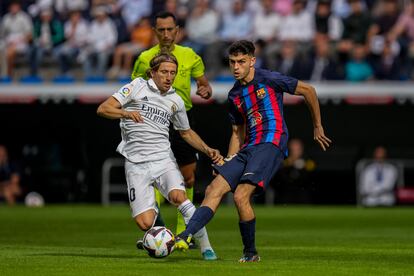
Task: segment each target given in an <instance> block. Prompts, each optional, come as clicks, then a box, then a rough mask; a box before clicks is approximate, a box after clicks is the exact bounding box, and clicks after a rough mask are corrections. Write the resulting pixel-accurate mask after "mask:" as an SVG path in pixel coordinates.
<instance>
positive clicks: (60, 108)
mask: <svg viewBox="0 0 414 276" xmlns="http://www.w3.org/2000/svg"><path fill="white" fill-rule="evenodd" d="M164 9H167V10H169V11H172V12H174V13H175V14H176V15H177V17H178V19H179V24H180V26H181V30H182V32H181V35H180V37H179V39H178V40H179V41H178V43H179V44H182V45H188V46H191V47H193V49H195V50H196V51H197V52H198V53H199V54H200V55H201V56H202V57H203V59H204V61H205V65H206V74H207V76H208V77H209V79H210V81H211V84H212V87H213V92H214V98H213V99H212V100H210V101H203V100H200V99H199V98H198V97H197V96H195V95H194V97H193V99H194V102H195V108H194V113H195V118H196V122H197V125H196V127H195V129H196V130H197V131H198V132H199V134H200V135H201V136H202V137H203V138H205V140H206V141H207V142H208V143H210V144H211V145H213V146H215V147H217V148H219V149H220V150H221V151H222V152H223V153H226V151H227V145H228V140H229V136H230V124H229V121H228V118H227V111H226V104H225V100H226V95H227V91H228V89H229V88H230V87H231V86H232V82H233V80H232V78H231V76H230V75H229V72H228V70H227V66H226V60H225V58H224V57H225V48H226V46H227V45H228V44H229V43H230V42H231V41H232V40H235V39H252V40H254V41H255V42H256V46H257V49H258V52H257V56H258V65H257V66H260V67H264V68H269V69H273V70H278V71H281V72H283V73H286V74H290V75H292V76H294V77H297V78H299V79H303V80H306V81H309V82H311V83H312V84H313V85H314V86H315V87H316V89H317V92H318V95H319V98H320V103H321V111H322V116H323V121H324V126H325V127H326V132H327V134H328V136H329V137H331V138H332V139H333V141H334V145H333V147H332V148H331V149H329V150H328V151H327V152H325V153H324V152H322V151H321V150H320V149H319V148H318V147H317V145H316V144H314V142H313V139H312V128H311V121H310V119H309V115H308V111H307V107H306V105H305V104H304V103H303V102H302V101H301V100H300V99H299V98H295V97H286V98H285V104H286V105H285V117H286V120H287V123H288V127H289V130H290V135H291V137H292V138H298V139H300V140H301V141H303V144H304V156H303V157H302V158H303V160H305V161H306V162H308V161H309V162H310V163H306V164H307V165H309V166H305V168H306V169H305V171H306V172H305V176H304V178H303V179H301V180H300V181H297V182H295V183H293V184H292V183H290V184H289V179H288V180H287V182H283V181H282V180H285V178H283V177H279V178H275V180H274V181H273V183H272V189H270V190H271V191H272V190H273V193H272V192H269V195H264V196H262V197H259V198H257V199H256V201H257V202H258V203H267V204H274V203H276V204H288V203H305V204H348V205H349V204H351V205H353V204H356V203H357V202H358V195H357V192H358V188H357V182H358V181H357V179H358V177H359V171H358V170H357V167H358V164H359V163H358V162H359V161H360V160H365V161H367V160H369V159H371V158H372V152H373V150H374V148H375V147H376V146H378V145H383V146H385V147H386V148H387V150H388V157H389V158H390V159H391V162H394V163H395V164H397V165H398V168H399V170H398V181H396V183H395V187H394V189H395V190H394V191H395V194H396V195H397V198H396V200H397V204H407V203H408V204H412V203H413V202H414V196H413V189H414V188H413V186H414V166H413V162H412V160H414V159H413V158H414V144H413V141H414V132H413V131H412V130H411V127H412V122H411V119H412V118H414V108H413V104H414V86H413V71H412V65H413V57H414V54H413V49H414V47H413V45H414V43H413V41H414V31H413V30H414V8H413V4H412V2H411V1H407V0H404V1H398V0H377V1H376V0H350V1H344V0H332V1H329V0H308V1H302V0H263V1H260V0H247V1H240V0H235V1H218V0H215V1H214V0H211V1H206V0H173V1H169V0H166V1H161V0H153V1H151V0H119V1H117V0H91V1H88V0H77V1H69V0H56V1H52V0H36V1H35V0H22V1H8V0H4V1H1V4H0V19H1V21H0V22H1V23H0V30H1V31H0V54H1V58H0V64H1V81H0V126H1V130H0V133H1V134H0V144H4V145H6V147H7V148H8V151H9V155H10V159H11V160H12V161H13V162H14V163H15V164H17V165H18V168H19V173H20V174H21V186H22V191H23V193H22V195H21V196H20V197H19V198H18V201H19V202H22V201H23V199H24V196H25V195H26V194H27V193H28V192H31V191H37V192H39V193H40V194H41V195H42V196H43V197H44V198H45V201H46V203H76V202H91V203H101V202H102V203H104V204H106V203H108V202H109V201H123V202H125V200H126V195H125V194H124V190H125V187H124V186H123V183H124V179H123V170H122V167H120V166H119V159H118V158H119V155H117V154H116V152H115V148H116V146H117V144H118V143H119V141H120V133H119V127H118V122H116V121H109V120H105V119H102V118H98V117H97V116H96V112H95V111H96V108H97V105H98V104H99V103H100V102H101V101H102V100H103V99H105V98H106V97H108V96H109V95H111V94H112V93H113V92H115V91H116V90H117V89H118V88H119V87H120V86H122V85H123V84H125V83H126V82H128V80H129V74H130V71H131V66H132V62H131V58H132V60H134V59H135V57H137V55H138V54H139V52H140V51H142V50H144V49H146V48H148V47H150V46H151V45H153V44H154V43H156V41H155V39H154V37H153V35H152V33H151V32H150V31H149V30H150V29H149V28H150V27H149V25H148V24H149V22H150V21H149V20H150V18H151V16H152V15H154V14H155V13H156V12H158V11H160V10H164ZM17 17H19V19H18V22H20V23H19V24H20V25H19V26H17V25H13V24H11V22H14V21H13V20H12V19H13V18H14V19H16V18H17ZM16 20H17V19H16ZM98 21H99V22H105V24H106V25H107V28H108V29H107V30H110V32H111V34H109V33H108V32H106V33H105V32H104V33H103V34H104V35H106V37H112V38H113V39H110V38H108V41H107V45H106V46H105V47H104V46H102V47H103V48H99V47H101V46H97V44H99V42H102V33H100V32H101V31H102V29H99V28H97V27H96V25H99V24H98V23H97V22H98ZM74 22H77V23H76V24H74ZM46 25H48V26H49V30H50V32H46V33H48V34H49V38H48V37H47V35H44V32H42V28H43V27H42V26H46ZM76 25H77V26H79V25H82V26H83V27H82V28H83V29H80V30H79V29H78V32H77V34H76V36H77V37H76V38H74V36H75V35H74V34H73V33H72V32H71V30H72V31H73V28H74V27H73V26H76ZM79 28H80V27H79ZM94 28H97V29H94ZM92 30H93V31H92ZM42 34H43V35H42ZM72 42H73V43H72ZM71 43H72V44H71ZM101 44H102V43H101ZM69 46H71V47H72V46H73V49H72V48H71V49H72V50H73V51H69V50H68V48H70V47H69ZM93 49H95V50H96V49H100V50H96V51H98V52H99V53H100V54H102V56H100V57H99V58H102V59H103V60H104V61H105V62H104V63H103V65H102V66H101V67H100V66H96V67H94V66H92V69H91V68H88V67H87V66H86V67H85V63H87V60H88V59H89V56H90V54H91V53H92V52H93ZM121 56H122V57H125V59H122V58H120V57H121ZM91 57H92V56H91ZM119 60H121V61H119ZM91 61H92V60H91ZM193 90H194V89H193ZM364 164H365V163H364ZM197 175H198V176H197V179H198V180H197V183H198V184H199V185H198V186H197V191H196V201H197V202H199V201H200V200H201V199H202V197H203V191H204V188H205V186H206V185H207V184H208V183H209V181H210V180H211V171H210V165H209V162H208V160H206V159H205V158H204V157H203V156H200V163H199V166H198V172H197ZM288 178H289V177H288ZM278 179H279V180H278ZM113 184H115V185H113ZM116 184H121V186H120V187H119V186H116ZM108 185H109V186H108ZM111 191H112V192H113V193H112V192H111ZM401 191H402V192H401ZM109 194H110V195H109Z"/></svg>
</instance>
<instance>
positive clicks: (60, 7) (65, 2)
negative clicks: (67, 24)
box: [55, 0, 89, 20]
mask: <svg viewBox="0 0 414 276" xmlns="http://www.w3.org/2000/svg"><path fill="white" fill-rule="evenodd" d="M55 9H56V11H57V12H58V14H59V15H60V18H61V19H63V20H66V19H67V18H68V17H69V15H70V13H71V12H73V11H80V12H81V13H82V14H83V16H89V0H55Z"/></svg>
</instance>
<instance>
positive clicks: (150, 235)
mask: <svg viewBox="0 0 414 276" xmlns="http://www.w3.org/2000/svg"><path fill="white" fill-rule="evenodd" d="M143 243H144V248H145V249H146V250H147V251H148V255H149V256H151V257H153V258H164V257H167V256H168V255H170V254H171V252H172V251H173V250H174V245H175V241H174V234H173V233H172V232H171V231H170V230H168V229H167V228H165V227H163V226H155V227H153V228H151V229H149V230H148V231H147V232H146V233H145V235H144V239H143Z"/></svg>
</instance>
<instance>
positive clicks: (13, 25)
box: [0, 1, 33, 77]
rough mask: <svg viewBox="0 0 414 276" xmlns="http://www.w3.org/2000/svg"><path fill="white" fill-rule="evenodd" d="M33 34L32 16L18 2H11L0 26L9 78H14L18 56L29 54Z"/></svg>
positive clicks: (0, 36) (0, 44) (1, 45)
mask: <svg viewBox="0 0 414 276" xmlns="http://www.w3.org/2000/svg"><path fill="white" fill-rule="evenodd" d="M32 32H33V24H32V19H31V18H30V16H29V15H28V14H27V13H26V12H24V11H23V10H22V9H21V5H20V3H19V2H18V1H13V2H11V3H10V5H9V13H7V14H6V15H5V16H4V17H3V18H2V21H1V25H0V38H1V39H2V40H3V43H0V47H2V49H0V51H2V52H3V56H4V57H5V58H4V60H3V62H4V61H6V63H7V75H8V76H10V77H13V71H14V67H15V58H16V56H17V55H25V54H27V51H28V49H29V42H30V40H31V39H32Z"/></svg>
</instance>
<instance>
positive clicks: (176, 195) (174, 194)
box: [168, 190, 187, 206]
mask: <svg viewBox="0 0 414 276" xmlns="http://www.w3.org/2000/svg"><path fill="white" fill-rule="evenodd" d="M168 198H169V201H170V202H171V203H172V204H173V205H174V206H179V205H181V203H183V202H184V201H186V200H187V197H186V195H185V192H184V191H181V190H172V191H171V192H170V194H169V195H168Z"/></svg>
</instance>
